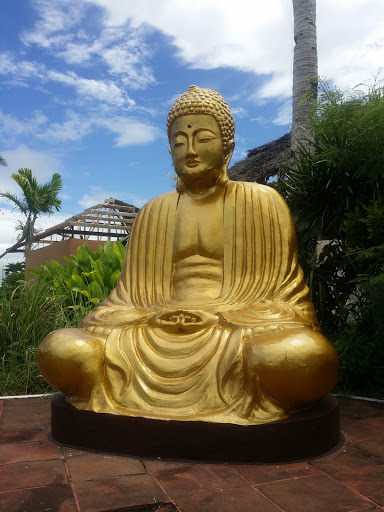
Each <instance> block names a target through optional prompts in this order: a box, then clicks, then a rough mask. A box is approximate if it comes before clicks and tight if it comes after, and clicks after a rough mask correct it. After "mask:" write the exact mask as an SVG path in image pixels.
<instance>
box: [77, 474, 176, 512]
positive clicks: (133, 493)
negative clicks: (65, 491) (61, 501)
mask: <svg viewBox="0 0 384 512" xmlns="http://www.w3.org/2000/svg"><path fill="white" fill-rule="evenodd" d="M75 489H76V493H77V496H78V498H79V502H80V510H81V512H105V511H110V510H113V509H118V508H123V507H127V508H128V507H139V506H141V507H143V506H144V505H154V504H156V503H164V502H167V501H169V498H168V496H167V495H166V494H165V493H164V492H163V491H162V489H161V488H160V486H159V485H158V483H157V482H156V481H155V480H154V479H153V478H152V477H151V476H150V475H131V476H117V477H111V478H102V479H99V480H90V481H84V482H76V483H75Z"/></svg>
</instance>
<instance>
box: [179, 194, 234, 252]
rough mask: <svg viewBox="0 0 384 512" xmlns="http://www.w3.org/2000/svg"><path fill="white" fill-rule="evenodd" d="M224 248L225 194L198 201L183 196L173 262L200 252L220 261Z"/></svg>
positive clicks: (180, 203)
mask: <svg viewBox="0 0 384 512" xmlns="http://www.w3.org/2000/svg"><path fill="white" fill-rule="evenodd" d="M223 251H224V227H223V197H222V195H220V196H219V197H217V198H216V199H215V200H211V201H196V200H194V199H192V198H190V197H188V196H187V195H186V194H183V195H182V196H181V198H180V201H179V205H178V208H177V215H176V229H175V238H174V246H173V261H174V262H177V261H179V260H182V259H185V258H188V257H190V256H194V255H200V256H203V257H206V258H212V259H215V260H221V259H222V257H223Z"/></svg>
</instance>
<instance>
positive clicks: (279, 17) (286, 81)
mask: <svg viewBox="0 0 384 512" xmlns="http://www.w3.org/2000/svg"><path fill="white" fill-rule="evenodd" d="M92 2H93V3H94V4H97V5H99V6H102V7H103V8H104V10H105V14H106V18H107V19H106V22H107V23H108V25H109V26H110V27H115V26H121V25H123V24H125V23H126V22H127V21H128V20H130V21H131V22H132V24H133V26H135V27H140V26H145V25H146V24H147V25H150V26H153V27H156V28H157V29H159V30H160V31H162V32H163V33H165V34H167V35H168V36H170V37H171V38H172V43H173V44H174V45H175V47H176V48H177V53H178V55H179V56H180V57H181V58H182V59H183V60H184V61H185V62H186V63H188V64H189V65H190V66H191V67H196V68H202V69H212V68H216V67H234V68H237V69H241V70H244V71H253V72H255V73H257V74H261V75H266V83H265V85H264V86H263V87H262V88H261V89H260V90H258V91H256V96H257V97H258V98H271V97H280V98H282V99H283V98H287V97H289V96H290V95H291V87H292V80H291V73H292V58H293V46H294V42H293V14H292V2H291V1H290V0H269V1H268V2H267V3H265V2H255V1H254V0H237V2H236V6H234V4H233V2H232V1H229V0H194V2H180V0H156V1H154V0H141V1H140V2H122V1H121V0H92ZM383 21H384V2H383V1H382V0H370V1H369V2H367V0H338V1H337V2H335V1H334V0H322V1H320V2H317V28H318V52H319V73H320V75H325V76H326V77H327V78H328V79H332V80H333V81H334V82H335V83H336V84H337V85H339V86H341V87H345V86H347V85H349V86H354V85H356V84H358V83H359V82H361V81H364V80H366V79H368V78H369V77H370V74H371V73H376V72H377V70H378V68H380V67H381V66H383V63H384V32H383V29H382V25H383Z"/></svg>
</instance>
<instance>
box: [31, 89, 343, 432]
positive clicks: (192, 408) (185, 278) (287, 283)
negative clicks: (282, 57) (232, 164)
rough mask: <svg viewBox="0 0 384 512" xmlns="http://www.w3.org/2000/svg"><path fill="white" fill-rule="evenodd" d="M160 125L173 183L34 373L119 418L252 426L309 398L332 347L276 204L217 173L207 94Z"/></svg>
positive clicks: (221, 128) (225, 135) (226, 112)
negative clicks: (102, 291) (98, 292)
mask: <svg viewBox="0 0 384 512" xmlns="http://www.w3.org/2000/svg"><path fill="white" fill-rule="evenodd" d="M167 129H168V137H169V142H170V148H169V150H170V153H171V155H172V160H173V165H174V169H175V171H176V173H177V176H178V181H177V188H176V191H172V192H168V193H166V194H163V195H161V196H159V197H157V198H155V199H153V200H152V201H149V203H147V204H146V205H145V206H144V207H143V208H142V210H141V211H140V213H139V214H138V216H137V218H136V221H135V224H134V227H133V230H132V233H131V237H130V241H129V245H128V248H127V254H126V258H125V262H124V266H123V269H122V272H121V276H120V279H119V281H118V283H117V286H116V288H115V289H114V290H113V291H112V293H111V294H110V295H109V297H108V299H107V300H106V301H105V302H103V303H102V304H101V305H100V306H99V307H97V308H96V309H95V310H94V311H93V312H92V313H90V314H89V315H88V316H87V317H86V318H85V319H84V320H83V322H82V323H81V325H80V327H79V328H78V329H60V330H58V331H54V332H53V333H51V334H50V335H49V336H47V337H46V338H45V339H44V341H43V342H42V343H41V345H40V347H39V351H38V356H37V357H38V363H39V366H40V369H41V372H42V375H43V377H44V378H45V379H46V380H47V382H49V383H50V384H51V385H52V386H53V387H55V388H57V389H59V390H61V391H63V392H65V393H66V395H67V400H68V401H69V402H70V403H71V404H73V405H74V406H75V407H76V408H78V409H84V410H90V411H95V412H105V413H112V414H120V415H128V416H141V417H146V418H157V419H172V420H201V421H208V422H218V423H234V424H239V425H250V424H256V423H265V422H270V421H275V420H278V419H282V418H285V417H287V416H288V415H289V414H290V412H292V411H295V410H300V409H305V408H308V407H310V406H311V405H312V404H314V403H315V402H316V401H317V400H319V399H320V398H321V397H322V396H324V395H325V394H327V393H328V392H329V391H330V390H331V389H332V387H333V386H334V384H335V382H336V378H337V370H338V356H337V354H336V352H335V350H334V348H333V347H332V345H331V344H330V343H329V342H328V341H327V340H326V338H324V336H323V335H322V334H321V333H320V328H319V325H318V322H317V319H316V315H315V311H314V307H313V305H312V304H311V302H310V301H309V298H308V295H309V290H308V287H307V286H306V284H305V282H304V276H303V272H302V269H301V268H300V266H299V265H298V259H297V247H296V235H295V230H294V226H293V222H292V218H291V215H290V212H289V210H288V207H287V205H286V204H285V202H284V200H283V199H282V198H281V196H280V195H279V194H278V193H277V192H276V191H275V190H273V189H272V188H270V187H266V186H262V185H257V184H255V183H240V182H230V181H228V176H227V168H228V164H229V161H230V159H231V156H232V152H233V148H234V140H233V139H234V130H235V126H234V121H233V117H232V114H231V111H230V109H229V107H228V105H227V103H226V102H225V101H224V99H223V98H222V97H221V96H220V95H219V94H218V93H217V92H215V91H211V90H209V89H200V88H199V87H196V86H191V87H190V88H189V90H188V91H187V92H186V93H184V94H183V95H181V96H180V97H179V98H178V99H177V100H176V102H175V104H174V106H173V107H172V109H171V111H170V112H169V116H168V122H167Z"/></svg>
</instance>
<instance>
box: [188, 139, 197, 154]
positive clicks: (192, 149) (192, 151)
mask: <svg viewBox="0 0 384 512" xmlns="http://www.w3.org/2000/svg"><path fill="white" fill-rule="evenodd" d="M196 156H197V152H196V150H195V146H194V144H193V141H189V144H188V152H187V158H194V157H196Z"/></svg>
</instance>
